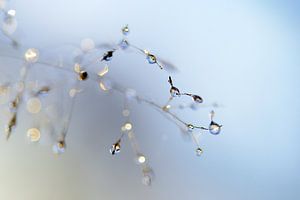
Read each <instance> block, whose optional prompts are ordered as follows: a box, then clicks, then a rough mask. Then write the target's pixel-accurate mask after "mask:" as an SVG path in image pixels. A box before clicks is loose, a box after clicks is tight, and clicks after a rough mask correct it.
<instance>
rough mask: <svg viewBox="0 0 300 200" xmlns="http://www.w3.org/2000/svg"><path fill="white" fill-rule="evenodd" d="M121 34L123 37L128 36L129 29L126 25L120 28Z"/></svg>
mask: <svg viewBox="0 0 300 200" xmlns="http://www.w3.org/2000/svg"><path fill="white" fill-rule="evenodd" d="M122 33H123V35H128V34H129V27H128V25H126V26H124V27H123V28H122Z"/></svg>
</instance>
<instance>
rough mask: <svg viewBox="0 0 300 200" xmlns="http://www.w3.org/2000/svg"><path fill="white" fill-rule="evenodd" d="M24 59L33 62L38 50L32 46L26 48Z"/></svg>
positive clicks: (36, 57)
mask: <svg viewBox="0 0 300 200" xmlns="http://www.w3.org/2000/svg"><path fill="white" fill-rule="evenodd" d="M24 57H25V60H26V61H27V62H30V63H34V62H36V61H37V60H38V58H39V51H38V50H37V49H34V48H30V49H27V51H26V52H25V54H24Z"/></svg>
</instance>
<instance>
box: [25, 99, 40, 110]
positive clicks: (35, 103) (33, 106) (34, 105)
mask: <svg viewBox="0 0 300 200" xmlns="http://www.w3.org/2000/svg"><path fill="white" fill-rule="evenodd" d="M26 108H27V111H28V112H30V113H32V114H36V113H39V112H40V110H41V108H42V103H41V101H40V99H39V98H37V97H33V98H30V99H29V100H28V101H27V106H26Z"/></svg>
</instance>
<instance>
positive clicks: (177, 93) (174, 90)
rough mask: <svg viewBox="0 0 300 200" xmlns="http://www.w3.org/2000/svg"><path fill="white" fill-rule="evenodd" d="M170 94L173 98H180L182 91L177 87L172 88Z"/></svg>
mask: <svg viewBox="0 0 300 200" xmlns="http://www.w3.org/2000/svg"><path fill="white" fill-rule="evenodd" d="M170 94H171V96H172V97H178V96H180V91H179V89H178V88H177V87H174V86H172V87H171V89H170Z"/></svg>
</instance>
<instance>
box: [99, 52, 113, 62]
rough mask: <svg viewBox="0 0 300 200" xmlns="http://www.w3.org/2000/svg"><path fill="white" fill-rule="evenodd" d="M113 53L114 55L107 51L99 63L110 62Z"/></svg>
mask: <svg viewBox="0 0 300 200" xmlns="http://www.w3.org/2000/svg"><path fill="white" fill-rule="evenodd" d="M113 53H114V51H107V52H106V53H104V55H103V57H102V59H101V61H102V60H105V61H110V60H111V59H112V57H113Z"/></svg>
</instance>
